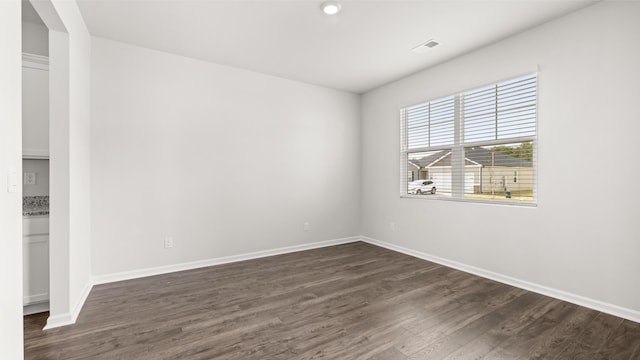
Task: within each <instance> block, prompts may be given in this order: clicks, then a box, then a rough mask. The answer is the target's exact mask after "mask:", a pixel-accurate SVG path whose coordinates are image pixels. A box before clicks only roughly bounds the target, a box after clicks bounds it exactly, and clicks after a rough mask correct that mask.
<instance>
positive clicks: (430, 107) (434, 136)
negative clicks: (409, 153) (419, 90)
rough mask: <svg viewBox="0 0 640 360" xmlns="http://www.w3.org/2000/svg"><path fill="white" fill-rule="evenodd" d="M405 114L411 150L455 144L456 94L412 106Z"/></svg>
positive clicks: (408, 144)
mask: <svg viewBox="0 0 640 360" xmlns="http://www.w3.org/2000/svg"><path fill="white" fill-rule="evenodd" d="M404 116H405V121H406V123H407V147H408V149H409V150H413V149H420V148H429V147H434V146H441V145H452V144H453V142H454V139H453V137H454V135H453V130H454V122H455V97H454V96H449V97H446V98H443V99H438V100H433V101H429V102H426V103H422V104H418V105H414V106H410V107H408V108H406V109H405V112H404Z"/></svg>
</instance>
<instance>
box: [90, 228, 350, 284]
mask: <svg viewBox="0 0 640 360" xmlns="http://www.w3.org/2000/svg"><path fill="white" fill-rule="evenodd" d="M360 240H361V237H360V236H352V237H346V238H340V239H333V240H327V241H319V242H314V243H309V244H301V245H294V246H287V247H282V248H277V249H271V250H263V251H256V252H250V253H246V254H240V255H232V256H225V257H219V258H212V259H206V260H200V261H191V262H186V263H180V264H173V265H166V266H158V267H153V268H147V269H139V270H132V271H124V272H119V273H114V274H106V275H98V276H94V277H93V279H92V283H93V284H94V285H98V284H106V283H111V282H115V281H123V280H131V279H137V278H142V277H147V276H154V275H161V274H167V273H172V272H176V271H184V270H192V269H197V268H202V267H207V266H214V265H222V264H229V263H233V262H238V261H245V260H252V259H258V258H262V257H267V256H274V255H281V254H287V253H292V252H297V251H304V250H311V249H318V248H323V247H327V246H334V245H341V244H348V243H352V242H357V241H360Z"/></svg>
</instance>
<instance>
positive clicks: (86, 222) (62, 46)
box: [33, 0, 91, 327]
mask: <svg viewBox="0 0 640 360" xmlns="http://www.w3.org/2000/svg"><path fill="white" fill-rule="evenodd" d="M33 5H34V7H35V9H36V11H37V12H38V14H39V15H40V17H41V18H42V20H43V21H44V23H45V24H46V25H47V27H48V28H49V30H50V32H49V74H50V79H49V80H50V84H49V86H50V92H49V94H50V98H49V100H50V101H49V103H50V192H51V195H50V198H51V204H50V231H51V234H50V264H51V266H50V268H51V271H50V287H51V293H50V307H51V311H50V312H51V316H50V317H49V320H48V322H47V326H48V327H53V326H59V325H64V324H69V323H73V322H74V321H75V317H76V316H77V315H78V313H79V310H80V308H81V306H82V304H83V303H84V299H85V296H86V295H87V294H88V290H89V289H90V285H91V281H90V280H91V231H90V229H91V227H90V215H91V209H90V176H91V170H90V168H91V166H90V152H91V151H90V150H91V148H90V132H89V131H90V118H91V111H90V101H91V100H90V92H91V89H90V70H89V69H90V56H91V37H90V36H89V32H88V31H87V28H86V26H85V24H84V20H83V19H82V16H81V14H80V10H79V9H78V7H77V4H76V3H75V1H65V0H51V1H38V2H35V3H34V4H33Z"/></svg>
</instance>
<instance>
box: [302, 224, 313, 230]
mask: <svg viewBox="0 0 640 360" xmlns="http://www.w3.org/2000/svg"><path fill="white" fill-rule="evenodd" d="M302 228H303V229H304V231H309V230H310V229H311V225H310V224H309V223H308V222H305V223H304V224H302Z"/></svg>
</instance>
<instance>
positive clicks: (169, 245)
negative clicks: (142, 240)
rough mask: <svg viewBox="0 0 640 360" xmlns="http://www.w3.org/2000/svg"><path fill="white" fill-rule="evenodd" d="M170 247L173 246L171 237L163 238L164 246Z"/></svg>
mask: <svg viewBox="0 0 640 360" xmlns="http://www.w3.org/2000/svg"><path fill="white" fill-rule="evenodd" d="M172 247H173V238H172V237H166V238H164V248H165V249H171V248H172Z"/></svg>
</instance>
